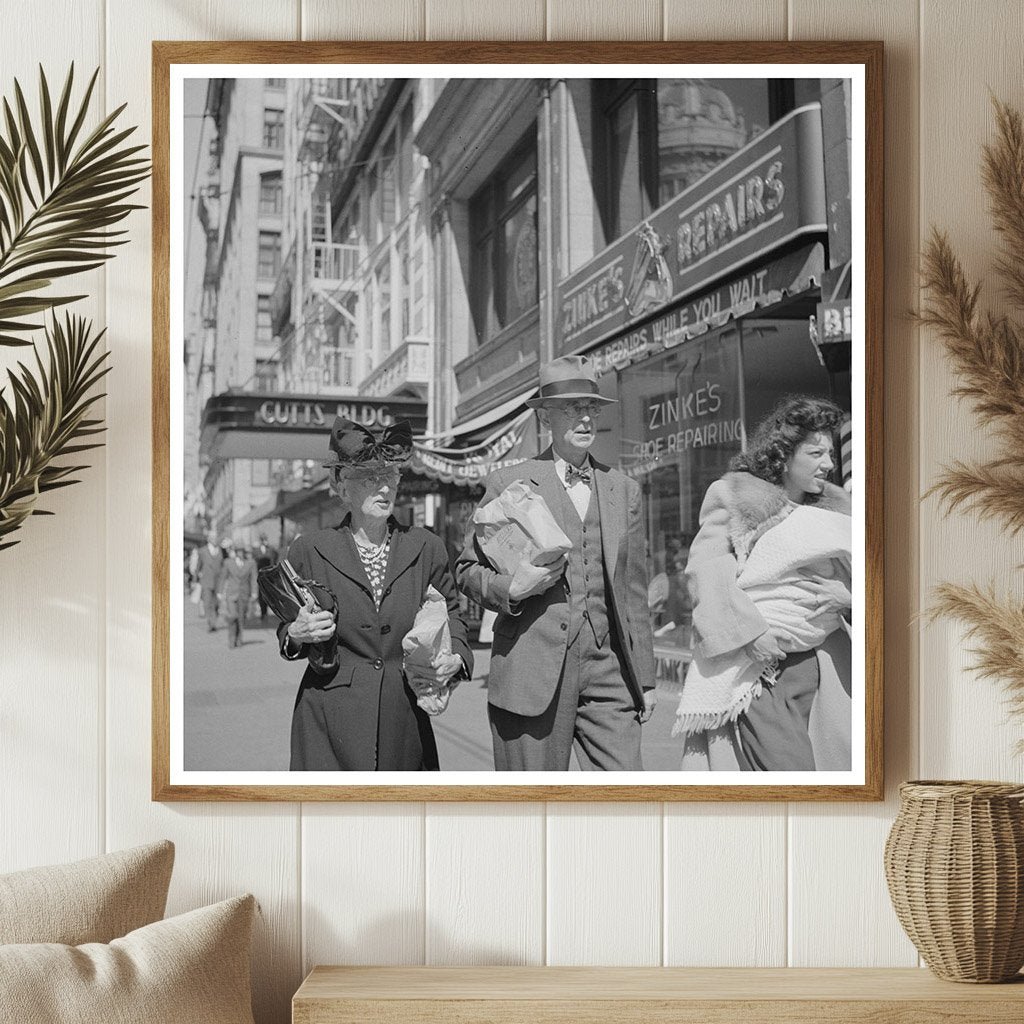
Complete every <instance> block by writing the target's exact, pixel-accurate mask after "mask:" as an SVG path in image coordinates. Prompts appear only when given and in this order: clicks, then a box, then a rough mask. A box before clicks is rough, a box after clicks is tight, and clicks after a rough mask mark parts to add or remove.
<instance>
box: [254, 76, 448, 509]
mask: <svg viewBox="0 0 1024 1024" xmlns="http://www.w3.org/2000/svg"><path fill="white" fill-rule="evenodd" d="M423 86H424V83H423V82H421V81H419V80H415V79H409V80H385V79H302V80H293V81H291V82H289V83H288V88H287V91H286V104H285V110H286V132H285V175H284V189H285V203H284V222H283V226H284V241H283V245H284V253H285V256H284V260H283V263H282V267H281V271H280V274H279V277H278V281H277V285H276V288H275V291H274V296H273V302H272V323H273V327H274V330H275V332H276V334H277V338H278V346H279V348H278V350H279V353H280V364H279V365H280V372H279V380H278V384H279V389H280V390H281V391H282V392H287V393H301V394H303V395H307V396H309V395H315V396H320V397H322V398H349V399H351V398H355V397H359V398H360V399H362V400H364V402H363V405H364V406H365V408H367V409H371V408H372V409H376V410H378V414H379V415H380V416H381V417H383V418H391V417H392V415H393V413H396V412H398V411H400V410H405V412H406V413H408V412H409V411H410V410H412V411H413V412H414V413H415V412H416V409H415V407H416V406H417V405H420V406H421V407H422V411H421V412H420V413H419V415H414V419H416V420H417V421H419V420H421V419H422V417H423V416H425V415H428V414H427V412H426V410H427V409H428V407H429V404H430V403H429V398H430V395H431V391H432V374H431V359H432V348H433V345H432V317H433V310H432V303H433V289H432V287H431V277H430V271H431V267H430V256H431V254H430V233H429V227H428V222H427V216H426V211H425V209H424V204H423V194H424V189H425V183H426V175H425V165H424V162H423V160H422V159H421V158H420V156H419V155H418V153H417V152H416V150H415V148H414V145H413V137H414V134H415V132H416V129H417V127H418V122H419V121H421V120H422V118H423V117H424V116H425V111H426V109H427V108H428V106H429V103H430V101H431V94H430V91H429V90H424V88H423ZM366 403H369V404H366ZM417 426H418V427H419V428H420V431H421V432H422V429H423V427H427V428H428V429H429V426H430V424H429V418H428V419H427V421H426V422H417ZM316 490H317V494H318V497H317V498H313V499H311V501H310V503H309V507H308V508H303V509H301V510H297V511H301V513H302V514H303V516H304V517H306V516H311V515H313V510H314V508H316V509H317V515H318V516H319V514H320V512H321V511H322V508H318V506H323V505H325V504H327V503H328V502H329V501H330V499H329V497H328V495H327V491H326V484H325V482H324V481H323V479H322V475H320V476H319V477H318V479H317V481H316ZM423 490H424V488H422V487H421V488H418V489H417V488H416V487H415V486H407V487H406V488H405V489H404V492H403V499H404V500H403V508H401V509H400V515H402V516H403V517H406V518H414V519H416V520H417V521H420V522H422V521H432V511H433V509H432V506H431V505H430V503H428V502H425V501H424V500H423V498H424V495H423V493H422V492H423ZM417 491H418V492H419V493H416V492H417ZM300 521H301V520H300Z"/></svg>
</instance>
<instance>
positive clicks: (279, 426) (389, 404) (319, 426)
mask: <svg viewBox="0 0 1024 1024" xmlns="http://www.w3.org/2000/svg"><path fill="white" fill-rule="evenodd" d="M426 412H427V409H426V403H425V402H421V401H415V400H405V401H403V400H401V399H399V400H395V399H388V400H382V401H375V400H373V399H328V398H323V397H321V396H304V395H267V394H263V393H259V392H241V391H239V392H226V393H225V394H221V395H215V396H214V397H213V398H211V399H210V401H209V402H207V404H206V408H205V410H204V412H203V426H204V428H207V427H219V428H220V429H222V430H225V429H231V430H266V431H302V432H308V431H311V430H313V431H318V430H323V431H327V430H330V428H331V424H332V423H333V422H334V417H335V416H344V417H346V418H347V419H350V420H354V421H355V422H356V423H361V424H362V425H363V426H364V427H386V426H390V425H391V424H392V423H394V422H395V420H398V419H407V420H409V421H410V423H411V424H412V428H413V433H414V434H418V433H422V432H423V431H424V429H425V428H426Z"/></svg>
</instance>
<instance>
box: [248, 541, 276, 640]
mask: <svg viewBox="0 0 1024 1024" xmlns="http://www.w3.org/2000/svg"><path fill="white" fill-rule="evenodd" d="M253 560H254V561H255V562H256V572H257V573H258V572H259V571H260V569H267V568H269V567H270V566H272V565H277V549H276V548H273V547H271V546H270V545H269V544H268V543H267V535H266V534H265V533H261V534H260V542H259V544H257V545H256V548H255V550H254V551H253ZM259 604H260V619H261V620H266V618H267V602H266V601H265V600H264V598H263V595H262V594H260V595H259Z"/></svg>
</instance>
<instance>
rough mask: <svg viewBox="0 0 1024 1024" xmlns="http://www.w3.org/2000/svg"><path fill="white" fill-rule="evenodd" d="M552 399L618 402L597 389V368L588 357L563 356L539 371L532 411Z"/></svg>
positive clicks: (529, 404) (531, 401)
mask: <svg viewBox="0 0 1024 1024" xmlns="http://www.w3.org/2000/svg"><path fill="white" fill-rule="evenodd" d="M553 398H592V399H593V400H594V401H595V402H617V401H618V399H617V398H605V396H604V395H602V394H601V393H600V391H598V389H597V373H596V371H595V370H594V364H593V363H592V362H591V361H590V360H589V359H588V358H587V357H586V356H561V357H559V358H558V359H552V360H551V362H550V363H546V364H545V365H544V366H542V367H541V368H540V394H538V395H537V397H536V398H528V399H527V400H526V404H527V405H528V406H529V407H530V408H531V409H539V408H541V407H542V406H543V405H544V403H545V402H548V401H550V400H551V399H553Z"/></svg>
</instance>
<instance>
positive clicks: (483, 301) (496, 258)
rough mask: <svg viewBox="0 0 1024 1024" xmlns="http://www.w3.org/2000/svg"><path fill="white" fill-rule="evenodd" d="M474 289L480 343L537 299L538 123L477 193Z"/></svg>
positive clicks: (472, 232) (473, 211)
mask: <svg viewBox="0 0 1024 1024" xmlns="http://www.w3.org/2000/svg"><path fill="white" fill-rule="evenodd" d="M469 218H470V235H471V245H472V263H471V268H470V293H471V302H472V309H473V320H474V323H475V326H476V336H477V343H478V344H480V345H484V344H486V343H487V342H488V341H490V340H491V339H492V338H493V337H494V336H495V335H496V334H497V333H498V332H499V331H501V330H503V329H504V328H505V327H507V326H508V325H509V324H510V323H512V322H513V321H515V320H517V319H518V318H519V317H521V316H522V315H523V314H524V313H527V312H529V311H530V310H531V309H533V308H534V307H535V306H536V305H537V142H536V129H531V131H530V135H529V137H528V139H527V141H526V142H525V143H524V144H523V145H522V146H520V147H519V148H518V149H517V150H516V151H515V152H514V153H513V154H512V155H511V156H510V157H509V158H508V159H507V160H506V161H505V162H504V164H502V166H501V167H499V168H498V170H497V172H496V173H495V174H494V175H493V176H492V177H491V179H490V180H489V181H488V182H487V184H486V185H484V187H483V188H482V189H480V191H479V192H477V194H476V195H475V196H474V197H473V199H472V200H471V202H470V208H469Z"/></svg>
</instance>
